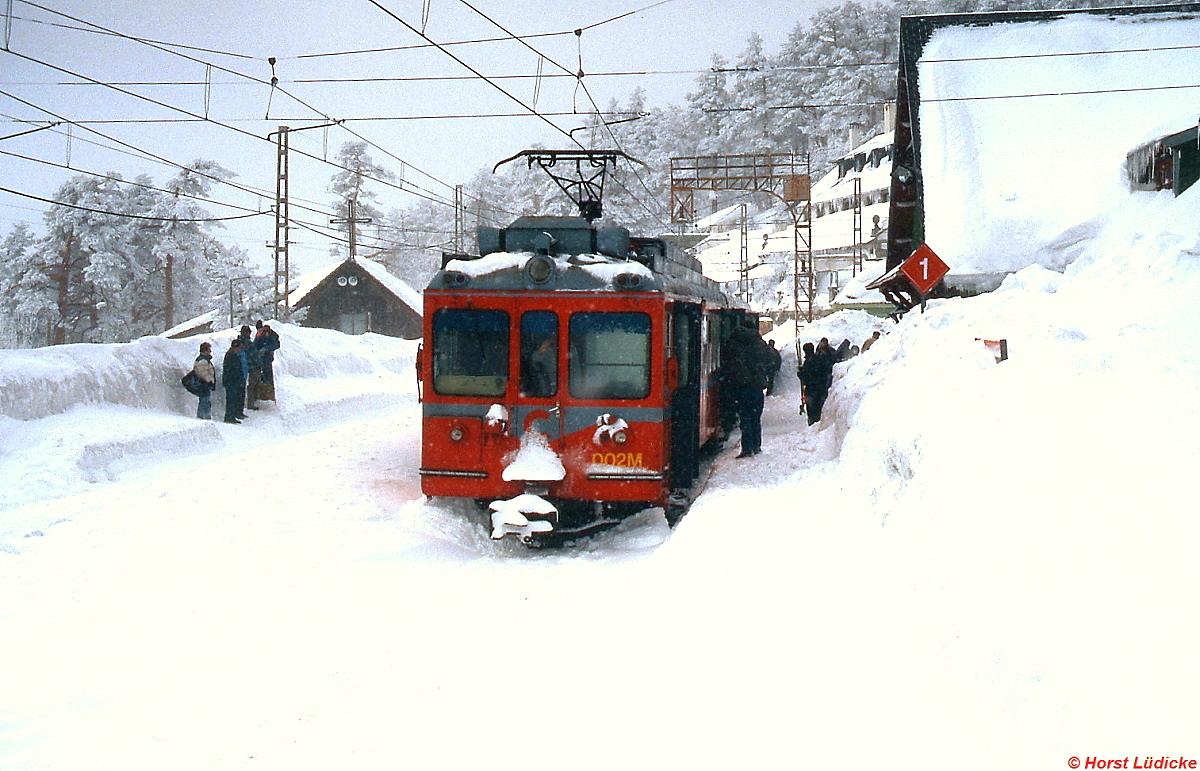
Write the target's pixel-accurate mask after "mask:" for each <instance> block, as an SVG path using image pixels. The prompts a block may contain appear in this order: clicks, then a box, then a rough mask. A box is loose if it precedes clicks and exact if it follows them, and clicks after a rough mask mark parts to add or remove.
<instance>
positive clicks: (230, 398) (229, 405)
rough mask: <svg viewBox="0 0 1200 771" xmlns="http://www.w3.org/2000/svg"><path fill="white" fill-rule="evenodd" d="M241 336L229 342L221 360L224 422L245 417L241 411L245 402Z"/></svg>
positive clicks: (243, 357) (235, 420)
mask: <svg viewBox="0 0 1200 771" xmlns="http://www.w3.org/2000/svg"><path fill="white" fill-rule="evenodd" d="M244 361H245V356H244V355H242V341H241V338H237V337H235V338H234V339H233V342H232V343H230V344H229V350H228V351H226V352H225V358H224V360H223V361H222V370H223V371H222V372H221V385H223V386H225V422H226V423H241V422H242V421H241V420H240V418H244V417H246V415H245V413H244V412H243V411H242V410H243V408H244V407H245V403H246V366H245V364H243V363H242V362H244Z"/></svg>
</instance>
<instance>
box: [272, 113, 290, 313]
mask: <svg viewBox="0 0 1200 771" xmlns="http://www.w3.org/2000/svg"><path fill="white" fill-rule="evenodd" d="M276 137H277V139H276V142H275V249H274V251H275V318H279V306H280V303H282V304H283V310H284V313H285V314H286V313H287V310H288V281H289V279H288V277H289V275H290V274H291V264H290V260H289V259H288V221H289V216H288V215H289V213H288V127H287V126H280V127H279V131H277V132H276Z"/></svg>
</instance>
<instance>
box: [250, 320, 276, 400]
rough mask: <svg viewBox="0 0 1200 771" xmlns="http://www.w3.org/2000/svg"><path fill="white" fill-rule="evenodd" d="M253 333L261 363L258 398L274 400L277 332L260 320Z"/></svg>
mask: <svg viewBox="0 0 1200 771" xmlns="http://www.w3.org/2000/svg"><path fill="white" fill-rule="evenodd" d="M257 324H258V331H257V332H256V333H255V335H254V347H255V348H256V349H257V350H258V354H259V358H260V363H261V365H262V369H261V375H260V378H259V380H260V383H261V384H260V385H259V389H258V390H259V392H258V398H259V399H262V400H264V401H272V402H273V401H275V352H276V351H278V350H279V333H278V332H276V331H275V330H273V329H271V327H270V326H269V325H267V324H264V323H262V321H261V320H260V321H259V322H257Z"/></svg>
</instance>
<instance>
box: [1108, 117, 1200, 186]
mask: <svg viewBox="0 0 1200 771" xmlns="http://www.w3.org/2000/svg"><path fill="white" fill-rule="evenodd" d="M1198 133H1200V118H1197V117H1196V113H1189V114H1188V115H1186V116H1183V117H1181V118H1180V119H1178V120H1175V121H1172V122H1171V123H1170V124H1167V125H1164V126H1161V127H1159V128H1158V129H1156V130H1155V131H1154V132H1152V133H1151V134H1150V138H1149V139H1147V140H1146V141H1145V142H1142V143H1141V144H1139V145H1138V146H1137V147H1135V148H1134V149H1133V150H1131V151H1130V152H1129V155H1127V156H1126V158H1125V173H1126V174H1127V175H1128V177H1129V184H1130V186H1131V187H1132V188H1133V189H1134V190H1170V191H1172V192H1174V193H1175V195H1179V194H1180V193H1182V192H1183V191H1184V190H1187V189H1188V188H1189V187H1191V186H1192V185H1194V184H1195V183H1196V182H1197V181H1198V180H1200V136H1198Z"/></svg>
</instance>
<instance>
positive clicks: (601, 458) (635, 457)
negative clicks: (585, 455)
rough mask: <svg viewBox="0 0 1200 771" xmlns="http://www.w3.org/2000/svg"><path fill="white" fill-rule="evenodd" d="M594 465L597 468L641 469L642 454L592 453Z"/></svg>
mask: <svg viewBox="0 0 1200 771" xmlns="http://www.w3.org/2000/svg"><path fill="white" fill-rule="evenodd" d="M592 463H594V464H596V465H597V466H623V467H626V468H641V467H642V454H641V453H640V452H594V453H592Z"/></svg>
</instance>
